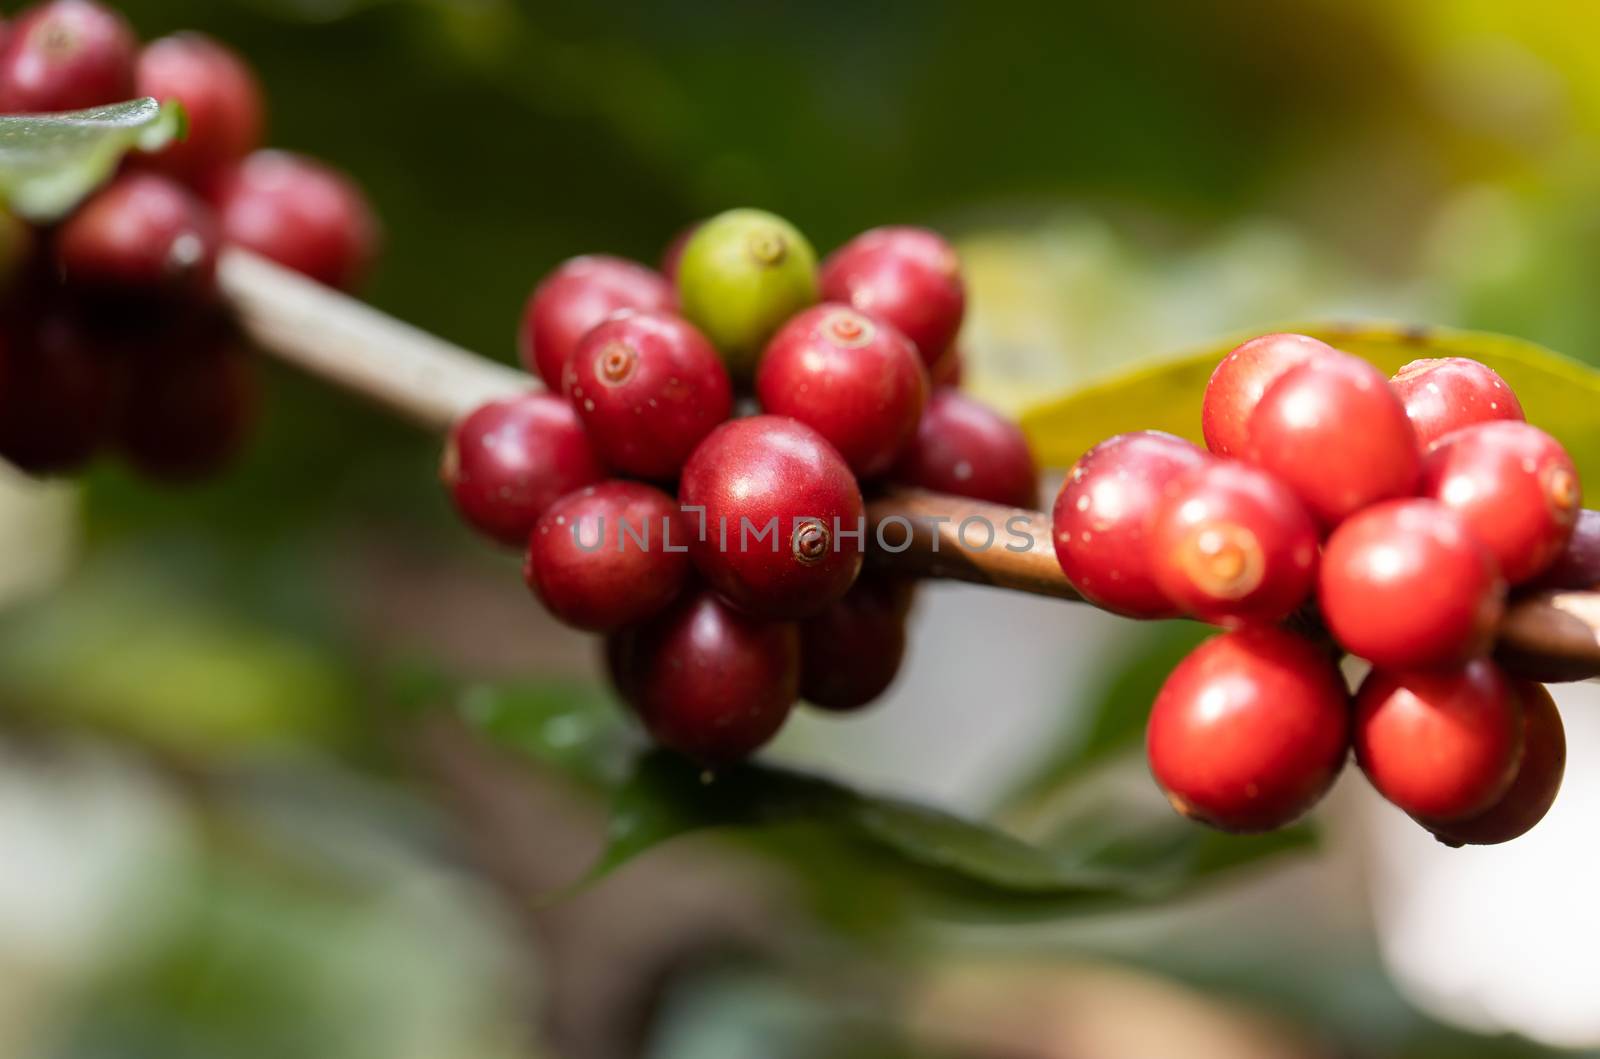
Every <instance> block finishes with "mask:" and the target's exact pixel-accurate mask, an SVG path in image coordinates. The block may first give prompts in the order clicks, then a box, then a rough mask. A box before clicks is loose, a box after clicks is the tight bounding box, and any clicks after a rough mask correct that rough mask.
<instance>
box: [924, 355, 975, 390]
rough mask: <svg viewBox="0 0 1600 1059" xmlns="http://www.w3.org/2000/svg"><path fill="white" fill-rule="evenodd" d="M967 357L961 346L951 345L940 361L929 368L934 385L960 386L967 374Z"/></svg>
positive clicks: (929, 377) (929, 379)
mask: <svg viewBox="0 0 1600 1059" xmlns="http://www.w3.org/2000/svg"><path fill="white" fill-rule="evenodd" d="M966 359H967V358H966V354H965V353H963V352H962V351H961V347H960V346H951V347H950V348H949V349H947V350H945V351H944V356H942V357H940V358H939V361H938V363H937V364H935V365H934V366H933V367H932V368H929V369H928V381H929V382H931V383H932V384H933V385H934V386H951V387H955V386H960V385H961V379H962V376H964V375H965V374H966Z"/></svg>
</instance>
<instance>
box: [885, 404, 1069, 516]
mask: <svg viewBox="0 0 1600 1059" xmlns="http://www.w3.org/2000/svg"><path fill="white" fill-rule="evenodd" d="M893 473H894V478H895V480H896V481H898V482H902V483H904V484H906V485H911V486H916V487H917V488H918V489H929V490H932V491H933V492H936V493H951V494H954V495H956V496H970V497H972V498H973V499H974V500H987V501H989V502H990V503H994V504H1009V505H1010V506H1012V507H1025V508H1032V507H1035V506H1037V505H1038V503H1039V469H1038V467H1037V466H1036V465H1035V464H1034V462H1033V453H1032V452H1030V451H1029V449H1028V439H1027V438H1026V437H1024V436H1023V433H1022V429H1021V428H1020V427H1018V426H1017V424H1015V423H1013V422H1012V421H1011V420H1009V419H1007V418H1005V417H1004V416H1002V415H1000V413H998V412H996V411H994V410H993V409H992V408H990V407H989V406H987V405H984V404H980V403H979V402H977V401H975V400H973V399H972V398H970V397H968V396H967V395H965V394H963V393H962V392H961V391H959V390H935V391H934V392H933V395H932V396H931V397H929V398H928V404H927V407H926V408H925V409H923V412H922V422H920V423H919V424H917V434H916V437H914V438H913V439H912V440H911V444H910V446H909V447H908V448H907V449H906V452H905V455H904V456H902V457H901V459H900V462H899V463H898V464H896V465H895V468H894V472H893Z"/></svg>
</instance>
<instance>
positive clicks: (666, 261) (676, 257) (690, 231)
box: [661, 221, 704, 284]
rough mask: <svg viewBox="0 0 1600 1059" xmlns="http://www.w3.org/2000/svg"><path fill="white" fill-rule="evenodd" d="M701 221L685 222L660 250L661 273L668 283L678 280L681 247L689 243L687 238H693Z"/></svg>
mask: <svg viewBox="0 0 1600 1059" xmlns="http://www.w3.org/2000/svg"><path fill="white" fill-rule="evenodd" d="M702 223H704V222H702V221H695V222H694V223H693V224H686V225H684V226H683V227H682V228H680V229H679V230H678V234H677V235H674V236H673V237H672V242H670V243H668V244H667V246H666V249H664V250H662V251H661V275H662V276H663V277H664V278H665V279H666V281H667V282H668V283H672V284H676V283H677V282H678V262H679V261H680V260H682V259H683V248H684V247H686V246H688V245H689V240H690V239H692V238H694V233H695V232H698V231H699V230H700V225H701V224H702Z"/></svg>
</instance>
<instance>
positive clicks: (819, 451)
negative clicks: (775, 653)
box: [678, 415, 865, 618]
mask: <svg viewBox="0 0 1600 1059" xmlns="http://www.w3.org/2000/svg"><path fill="white" fill-rule="evenodd" d="M678 499H679V500H680V501H681V502H682V504H683V505H684V517H685V519H686V520H687V521H688V522H689V524H690V530H691V534H692V536H693V537H694V540H693V542H692V543H691V545H690V555H691V557H692V558H693V559H694V564H695V566H696V568H698V569H699V571H700V573H701V574H703V575H704V576H705V578H706V580H707V581H709V582H710V583H711V585H712V587H714V588H715V589H716V590H717V591H718V592H721V593H722V595H723V596H724V597H726V598H727V599H728V600H729V601H731V602H732V603H733V604H734V605H735V606H737V607H739V608H740V609H741V610H745V611H748V612H749V613H751V614H759V615H762V616H764V617H772V618H803V617H808V616H810V615H812V614H817V613H819V612H820V611H822V610H823V609H824V608H826V607H827V606H828V604H830V603H832V602H833V601H835V600H837V599H839V598H840V597H842V596H843V595H844V594H845V592H847V591H849V589H850V586H851V584H853V583H854V582H855V579H856V574H857V573H858V572H859V571H860V570H861V560H862V546H863V543H864V536H865V534H864V533H863V534H862V536H855V534H857V533H858V532H861V531H862V530H863V528H864V526H865V514H864V508H863V506H862V502H861V490H860V489H859V488H858V487H857V486H856V479H855V475H853V474H851V473H850V468H849V467H847V466H846V465H845V462H844V460H843V459H842V458H840V456H839V454H838V453H837V452H836V451H834V448H833V446H831V445H829V444H828V443H827V441H826V440H824V439H823V437H822V435H820V434H818V433H817V432H816V431H815V430H812V429H811V428H810V427H808V426H806V425H805V424H804V423H800V422H797V421H796V420H793V419H786V418H784V417H783V416H768V415H762V416H751V417H750V418H748V419H735V420H733V421H731V422H728V423H724V424H722V425H721V426H720V427H718V428H717V429H716V430H713V431H712V432H711V434H710V436H709V437H707V438H706V439H705V441H703V442H701V443H700V447H699V448H698V449H696V450H695V451H694V455H692V456H690V457H689V462H688V463H687V464H685V465H684V468H683V480H682V481H681V482H680V483H679V486H678ZM696 509H700V510H696Z"/></svg>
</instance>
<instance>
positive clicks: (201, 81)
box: [136, 33, 264, 183]
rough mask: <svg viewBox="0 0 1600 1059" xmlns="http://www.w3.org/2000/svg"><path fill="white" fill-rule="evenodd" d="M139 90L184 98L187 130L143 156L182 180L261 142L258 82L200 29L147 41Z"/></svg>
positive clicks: (207, 172)
mask: <svg viewBox="0 0 1600 1059" xmlns="http://www.w3.org/2000/svg"><path fill="white" fill-rule="evenodd" d="M136 80H137V94H138V95H141V96H153V97H155V98H156V99H158V100H161V101H162V102H166V101H168V100H177V101H178V102H180V103H182V104H183V111H184V114H185V115H186V116H187V118H188V124H189V131H188V135H187V136H185V137H184V139H182V140H179V141H177V142H175V143H172V144H170V145H168V146H167V147H165V148H164V149H162V150H161V151H160V152H158V153H157V154H155V155H145V156H141V159H140V160H141V164H145V165H152V166H155V167H157V168H159V169H161V170H162V171H164V172H167V173H170V174H172V175H173V176H175V177H178V178H179V179H181V180H185V181H188V182H190V183H196V182H199V181H203V180H206V179H207V178H209V177H211V176H212V175H213V174H214V173H216V172H217V171H218V170H219V169H220V168H221V167H223V166H225V165H229V164H231V163H234V162H237V161H239V160H240V159H241V158H243V157H244V156H245V155H247V154H249V153H250V152H251V151H253V150H255V149H256V148H257V147H259V146H260V145H261V135H262V124H263V121H264V119H263V113H262V112H263V109H264V108H263V106H262V102H261V85H260V84H259V83H258V82H257V81H256V77H255V74H254V73H253V72H252V71H251V69H250V67H249V65H247V64H246V63H245V61H244V60H243V59H241V58H240V57H239V55H238V53H236V52H234V51H233V50H232V49H231V48H228V47H226V46H224V45H222V44H220V43H218V42H217V41H215V40H212V39H211V38H210V37H207V36H205V35H204V34H201V33H177V34H174V35H172V36H170V37H162V38H161V39H160V40H156V41H151V42H150V43H149V44H147V45H145V48H144V51H142V52H140V53H139V66H138V73H137V78H136Z"/></svg>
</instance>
